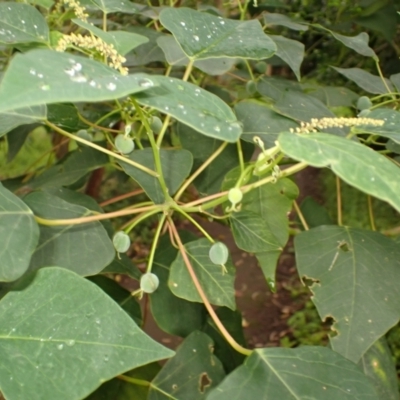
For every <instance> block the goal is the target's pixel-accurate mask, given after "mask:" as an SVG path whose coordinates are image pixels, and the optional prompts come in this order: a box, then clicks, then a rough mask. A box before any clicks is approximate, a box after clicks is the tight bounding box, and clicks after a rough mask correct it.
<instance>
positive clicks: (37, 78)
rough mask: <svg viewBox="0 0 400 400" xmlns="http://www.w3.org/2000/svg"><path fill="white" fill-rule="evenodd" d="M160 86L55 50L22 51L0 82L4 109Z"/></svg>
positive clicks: (91, 98)
mask: <svg viewBox="0 0 400 400" xmlns="http://www.w3.org/2000/svg"><path fill="white" fill-rule="evenodd" d="M154 85H156V82H154V81H153V80H152V79H150V78H148V76H147V75H145V74H135V75H127V76H123V75H121V74H120V73H119V72H118V71H116V70H115V69H112V68H110V67H108V66H107V65H104V64H101V63H99V62H97V61H94V60H91V59H90V58H85V57H81V56H76V55H72V54H67V53H60V52H57V51H52V50H42V49H37V50H32V51H29V52H27V53H24V54H22V53H18V54H16V55H15V56H14V58H13V59H12V60H11V62H10V64H9V65H8V68H7V71H6V72H5V74H4V76H3V79H2V81H1V83H0V112H4V111H9V110H14V109H17V108H22V107H30V106H35V105H40V104H45V103H60V102H83V101H104V100H113V99H118V98H120V97H123V96H127V95H129V94H132V93H136V92H140V91H143V90H146V89H148V88H149V87H152V86H154Z"/></svg>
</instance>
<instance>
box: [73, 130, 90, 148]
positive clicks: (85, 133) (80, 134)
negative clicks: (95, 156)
mask: <svg viewBox="0 0 400 400" xmlns="http://www.w3.org/2000/svg"><path fill="white" fill-rule="evenodd" d="M76 136H78V137H80V138H81V139H85V140H87V141H88V142H93V136H92V135H91V134H90V133H89V132H88V131H87V130H86V129H81V130H79V131H78V132H76ZM77 143H78V146H86V145H85V143H81V142H78V141H77Z"/></svg>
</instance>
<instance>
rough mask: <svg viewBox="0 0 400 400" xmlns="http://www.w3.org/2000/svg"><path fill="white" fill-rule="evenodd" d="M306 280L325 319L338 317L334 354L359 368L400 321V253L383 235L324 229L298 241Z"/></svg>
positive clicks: (304, 234)
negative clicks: (362, 358)
mask: <svg viewBox="0 0 400 400" xmlns="http://www.w3.org/2000/svg"><path fill="white" fill-rule="evenodd" d="M295 250H296V262H297V268H298V270H299V274H300V276H307V277H308V278H309V279H312V280H313V281H314V282H315V283H314V285H313V286H312V287H311V290H312V292H313V294H314V297H313V302H314V304H315V305H316V307H317V309H318V312H319V315H320V316H321V319H322V320H324V319H325V318H327V317H332V318H333V319H334V321H335V323H334V325H333V327H332V329H334V330H335V331H336V332H337V335H336V336H334V337H332V338H331V340H330V341H331V345H332V349H333V350H335V351H336V352H338V353H340V354H342V355H343V356H345V357H346V358H348V359H349V360H352V361H353V362H358V361H359V360H360V358H361V357H362V355H363V354H364V353H365V352H366V351H367V350H368V348H369V347H370V346H371V345H372V344H373V343H374V342H375V341H376V340H378V339H379V338H380V337H381V336H382V335H383V334H385V333H386V331H387V330H388V329H389V328H391V327H392V326H394V325H395V324H396V323H397V322H398V320H399V318H400V305H399V304H398V302H397V301H395V300H394V299H397V298H398V297H399V295H400V289H399V287H398V285H397V282H398V279H400V248H399V246H398V245H396V243H394V242H393V240H391V239H389V238H387V237H385V236H383V235H382V234H380V233H377V232H372V231H366V230H362V229H353V228H347V227H339V226H322V227H318V228H314V229H311V230H309V231H307V232H302V233H301V234H299V235H297V236H296V237H295Z"/></svg>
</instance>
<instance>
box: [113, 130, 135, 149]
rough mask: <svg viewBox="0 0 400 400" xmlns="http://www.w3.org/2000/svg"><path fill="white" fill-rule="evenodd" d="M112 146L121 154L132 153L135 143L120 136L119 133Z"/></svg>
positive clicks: (128, 138)
mask: <svg viewBox="0 0 400 400" xmlns="http://www.w3.org/2000/svg"><path fill="white" fill-rule="evenodd" d="M114 144H115V147H116V148H117V150H118V151H119V152H120V153H122V154H129V153H132V151H133V149H134V148H135V142H134V141H133V140H132V139H131V138H130V137H127V136H125V135H122V134H121V133H120V134H119V135H117V137H116V138H115V141H114Z"/></svg>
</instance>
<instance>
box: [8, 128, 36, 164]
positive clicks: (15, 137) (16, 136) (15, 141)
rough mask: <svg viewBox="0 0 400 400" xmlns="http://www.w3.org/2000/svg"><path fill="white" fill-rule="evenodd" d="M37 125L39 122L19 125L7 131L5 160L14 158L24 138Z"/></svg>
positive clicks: (9, 160) (23, 142)
mask: <svg viewBox="0 0 400 400" xmlns="http://www.w3.org/2000/svg"><path fill="white" fill-rule="evenodd" d="M39 126H40V124H28V125H21V126H18V127H16V128H14V129H13V130H12V131H10V132H9V134H8V136H7V144H8V151H7V162H11V161H12V160H13V159H14V157H15V156H16V155H17V154H18V152H19V151H20V150H21V148H22V147H23V145H24V144H25V140H26V138H27V137H28V136H29V134H30V133H31V132H32V131H34V130H35V129H36V128H38V127H39Z"/></svg>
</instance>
